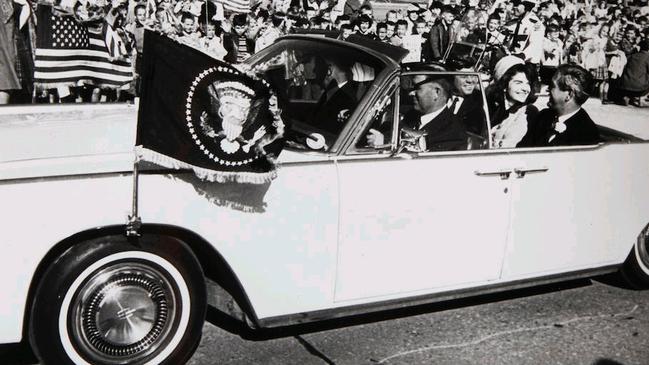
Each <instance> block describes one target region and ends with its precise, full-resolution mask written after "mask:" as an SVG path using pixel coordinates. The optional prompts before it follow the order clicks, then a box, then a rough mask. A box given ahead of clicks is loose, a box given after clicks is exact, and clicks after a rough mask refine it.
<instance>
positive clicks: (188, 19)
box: [176, 13, 200, 48]
mask: <svg viewBox="0 0 649 365" xmlns="http://www.w3.org/2000/svg"><path fill="white" fill-rule="evenodd" d="M195 19H196V17H195V16H194V15H193V14H191V13H183V14H182V15H181V16H180V30H179V32H178V35H177V37H176V40H177V41H178V42H181V43H184V44H186V45H188V46H190V47H194V48H200V46H199V43H198V39H199V37H200V36H199V33H198V32H196V27H195V25H194V22H195Z"/></svg>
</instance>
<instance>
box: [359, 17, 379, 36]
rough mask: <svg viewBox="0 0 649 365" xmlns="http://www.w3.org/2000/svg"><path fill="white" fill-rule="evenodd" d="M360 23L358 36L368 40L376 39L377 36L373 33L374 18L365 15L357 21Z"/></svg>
mask: <svg viewBox="0 0 649 365" xmlns="http://www.w3.org/2000/svg"><path fill="white" fill-rule="evenodd" d="M356 21H357V23H358V29H357V30H356V34H358V35H360V36H363V37H365V38H367V39H372V40H374V39H376V34H374V33H373V32H372V29H371V28H372V18H370V17H369V16H367V15H365V14H363V15H361V16H359V17H358V19H357V20H356Z"/></svg>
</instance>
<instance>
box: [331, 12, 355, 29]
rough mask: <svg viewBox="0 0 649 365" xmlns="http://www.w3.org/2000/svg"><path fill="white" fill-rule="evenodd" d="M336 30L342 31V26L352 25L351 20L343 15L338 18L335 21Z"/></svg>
mask: <svg viewBox="0 0 649 365" xmlns="http://www.w3.org/2000/svg"><path fill="white" fill-rule="evenodd" d="M334 24H335V28H336V29H338V30H342V26H343V25H345V24H351V18H350V17H349V16H347V15H341V16H339V17H337V18H336V20H335V23H334Z"/></svg>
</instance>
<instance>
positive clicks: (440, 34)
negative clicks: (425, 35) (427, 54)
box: [429, 5, 455, 61]
mask: <svg viewBox="0 0 649 365" xmlns="http://www.w3.org/2000/svg"><path fill="white" fill-rule="evenodd" d="M440 18H441V21H440V22H438V23H437V24H435V25H434V26H433V28H432V29H431V30H430V39H429V42H430V50H431V53H432V60H433V61H440V60H441V59H442V58H443V57H444V55H445V54H446V49H447V48H448V47H449V46H450V45H451V43H453V39H455V33H454V29H453V21H454V20H455V10H454V9H453V8H452V7H451V6H448V5H446V6H444V8H443V10H442V13H441V15H440Z"/></svg>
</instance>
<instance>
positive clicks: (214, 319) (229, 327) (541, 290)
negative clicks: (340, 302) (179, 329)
mask: <svg viewBox="0 0 649 365" xmlns="http://www.w3.org/2000/svg"><path fill="white" fill-rule="evenodd" d="M589 285H592V281H591V280H590V279H579V280H571V281H566V282H562V283H555V284H547V285H541V286H536V287H532V288H524V289H517V290H511V291H506V292H501V293H495V294H485V295H479V296H474V297H470V298H462V299H454V300H448V301H443V302H439V303H433V304H425V305H418V306H413V307H408V308H400V309H393V310H387V311H381V312H376V313H369V314H362V315H354V316H350V317H345V318H336V319H330V320H324V321H320V322H314V323H305V324H298V325H291V326H286V327H278V328H270V329H256V330H255V329H250V328H249V327H248V326H247V325H246V324H245V323H243V322H241V321H239V320H236V319H234V318H232V317H230V316H228V315H227V314H225V313H223V312H221V311H219V310H217V309H216V308H213V307H209V308H208V312H207V317H206V321H208V322H209V323H211V324H213V325H215V326H217V327H220V328H221V329H224V330H226V331H228V332H230V333H233V334H236V335H239V336H241V338H243V339H246V340H250V341H265V340H270V339H276V338H281V337H291V336H298V335H301V334H307V333H313V332H320V331H327V330H332V329H335V328H342V327H350V326H357V325H361V324H367V323H373V322H380V321H385V320H391V319H397V318H403V317H411V316H415V315H420V314H424V313H431V312H440V311H445V310H449V309H458V308H463V307H470V306H474V305H481V304H486V303H494V302H500V301H505V300H511V299H517V298H523V297H529V296H534V295H542V294H548V293H552V292H557V291H561V290H568V289H575V288H580V287H585V286H589ZM597 365H607V363H601V364H600V363H598V364H597Z"/></svg>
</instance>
